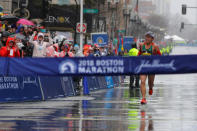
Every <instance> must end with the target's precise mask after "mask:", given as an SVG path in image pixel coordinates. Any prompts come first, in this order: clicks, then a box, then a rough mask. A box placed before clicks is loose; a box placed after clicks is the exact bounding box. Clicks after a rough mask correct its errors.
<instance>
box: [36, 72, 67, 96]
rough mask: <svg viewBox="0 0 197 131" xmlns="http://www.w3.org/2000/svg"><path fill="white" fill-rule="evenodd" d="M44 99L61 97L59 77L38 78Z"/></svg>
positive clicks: (62, 92) (62, 93)
mask: <svg viewBox="0 0 197 131" xmlns="http://www.w3.org/2000/svg"><path fill="white" fill-rule="evenodd" d="M39 79H40V83H41V87H42V90H43V93H44V98H45V99H52V98H58V97H63V96H64V95H65V94H64V91H63V88H62V83H61V79H60V77H51V76H50V77H48V76H41V77H39Z"/></svg>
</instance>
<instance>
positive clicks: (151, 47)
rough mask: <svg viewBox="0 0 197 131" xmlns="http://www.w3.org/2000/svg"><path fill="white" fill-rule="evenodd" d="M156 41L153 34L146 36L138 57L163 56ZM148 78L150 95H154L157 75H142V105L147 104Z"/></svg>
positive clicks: (148, 33) (149, 33)
mask: <svg viewBox="0 0 197 131" xmlns="http://www.w3.org/2000/svg"><path fill="white" fill-rule="evenodd" d="M153 40H154V34H153V33H152V32H147V33H146V34H145V41H144V43H141V44H140V45H139V53H138V55H139V56H140V55H141V56H144V55H161V52H160V50H159V47H158V46H157V45H156V44H155V43H153ZM147 78H148V86H149V95H152V94H153V86H154V80H155V75H154V74H153V75H140V80H141V85H140V89H141V94H142V100H141V104H146V103H147V101H146V79H147Z"/></svg>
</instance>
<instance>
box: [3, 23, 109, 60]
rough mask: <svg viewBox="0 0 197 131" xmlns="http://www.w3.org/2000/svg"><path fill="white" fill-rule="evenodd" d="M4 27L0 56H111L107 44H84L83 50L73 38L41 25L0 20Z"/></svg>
mask: <svg viewBox="0 0 197 131" xmlns="http://www.w3.org/2000/svg"><path fill="white" fill-rule="evenodd" d="M0 22H1V23H3V26H4V29H3V30H2V28H1V34H0V56H1V57H21V58H23V57H79V56H111V55H113V50H112V48H111V47H109V46H105V47H99V46H98V45H97V44H91V43H89V44H84V46H83V52H82V53H81V52H80V50H79V45H78V44H75V43H74V42H73V40H69V39H67V38H66V36H65V37H63V38H62V37H59V36H58V35H57V34H55V33H50V31H46V29H45V28H44V27H43V26H36V25H33V26H32V25H31V26H30V25H23V24H15V23H14V24H9V22H8V21H0ZM82 54H83V55H82Z"/></svg>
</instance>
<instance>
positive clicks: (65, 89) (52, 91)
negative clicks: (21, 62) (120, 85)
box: [0, 76, 117, 102]
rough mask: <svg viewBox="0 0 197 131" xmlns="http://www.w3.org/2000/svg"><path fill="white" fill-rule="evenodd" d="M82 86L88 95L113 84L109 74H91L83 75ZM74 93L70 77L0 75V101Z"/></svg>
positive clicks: (54, 96) (26, 99)
mask: <svg viewBox="0 0 197 131" xmlns="http://www.w3.org/2000/svg"><path fill="white" fill-rule="evenodd" d="M113 78H116V77H115V76H113ZM116 80H117V79H116ZM116 82H117V81H116ZM83 86H84V95H89V94H90V92H89V91H94V90H98V89H107V88H113V86H114V84H113V79H112V77H111V76H108V77H103V76H99V77H95V76H91V77H84V81H83ZM75 95H76V92H75V90H74V83H73V79H72V77H51V76H50V77H46V76H41V77H32V76H31V77H0V102H9V101H10V102H19V101H38V100H47V99H52V98H58V97H64V96H75Z"/></svg>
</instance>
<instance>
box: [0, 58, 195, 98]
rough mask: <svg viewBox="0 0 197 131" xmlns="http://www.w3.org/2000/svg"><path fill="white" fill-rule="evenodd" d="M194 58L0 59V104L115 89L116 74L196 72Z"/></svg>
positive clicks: (117, 78) (118, 81) (118, 80)
mask: <svg viewBox="0 0 197 131" xmlns="http://www.w3.org/2000/svg"><path fill="white" fill-rule="evenodd" d="M196 59H197V55H179V56H178V55H177V56H141V57H86V58H84V57H81V58H66V59H65V58H24V59H19V58H0V75H1V76H2V77H0V102H7V101H16V102H17V101H31V100H47V99H52V98H57V97H65V96H75V95H78V92H79V88H77V87H78V85H79V83H78V82H77V79H75V78H76V77H80V76H83V91H84V92H83V93H84V95H88V94H89V93H90V91H94V90H99V89H107V88H112V87H118V86H119V85H120V84H121V80H122V79H123V78H120V77H119V75H131V74H179V73H197V61H196Z"/></svg>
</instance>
